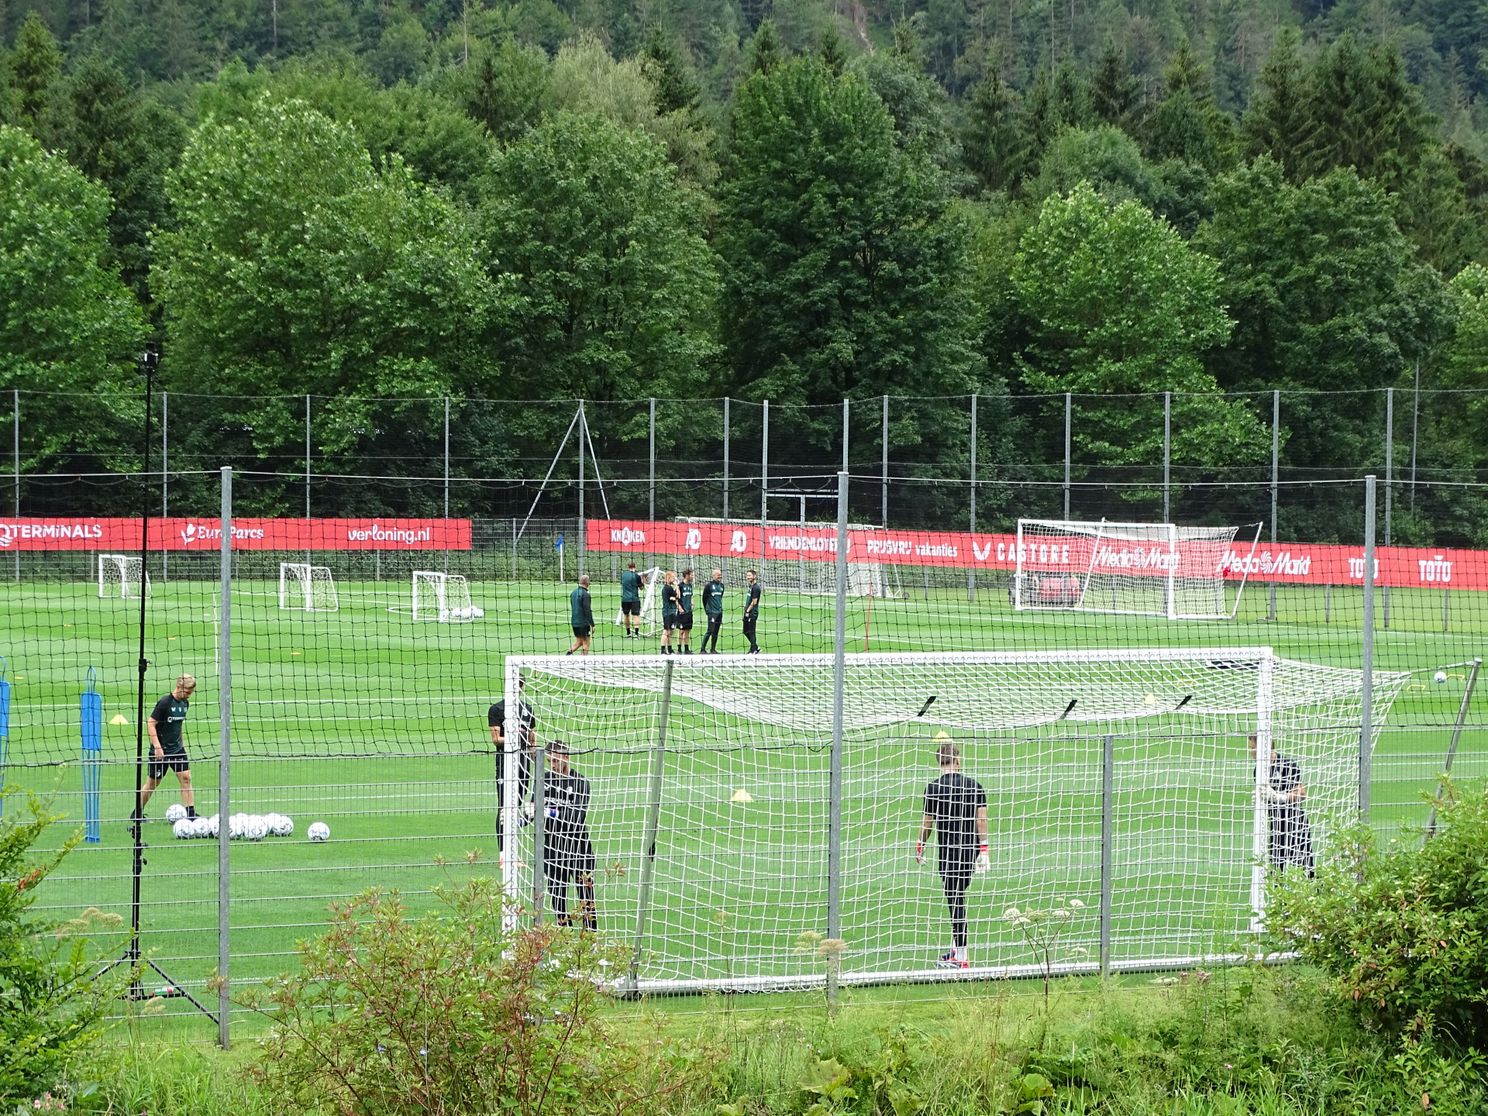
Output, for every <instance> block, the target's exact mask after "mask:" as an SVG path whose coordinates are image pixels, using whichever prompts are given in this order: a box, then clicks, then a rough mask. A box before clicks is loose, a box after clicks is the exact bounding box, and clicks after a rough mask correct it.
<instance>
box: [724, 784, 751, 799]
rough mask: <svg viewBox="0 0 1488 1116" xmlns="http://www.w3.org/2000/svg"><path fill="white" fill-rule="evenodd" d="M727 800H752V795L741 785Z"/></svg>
mask: <svg viewBox="0 0 1488 1116" xmlns="http://www.w3.org/2000/svg"><path fill="white" fill-rule="evenodd" d="M729 801H730V802H753V801H754V795H752V794H750V793H749V792H748V791H747V790H745V789H744V788H743V787H740V788H739V789H738V790H736V791H734V793H733V794H732V795H731V796H730V797H729Z"/></svg>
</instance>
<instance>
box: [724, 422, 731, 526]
mask: <svg viewBox="0 0 1488 1116" xmlns="http://www.w3.org/2000/svg"><path fill="white" fill-rule="evenodd" d="M732 437H733V415H732V413H731V412H730V407H729V397H728V396H727V395H725V396H724V397H723V518H724V519H727V518H728V517H729V441H730V439H731V438H732Z"/></svg>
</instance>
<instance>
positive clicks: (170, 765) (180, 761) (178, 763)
mask: <svg viewBox="0 0 1488 1116" xmlns="http://www.w3.org/2000/svg"><path fill="white" fill-rule="evenodd" d="M190 770H191V761H190V760H189V759H187V758H186V753H185V752H184V751H181V752H166V753H165V755H163V756H157V755H156V754H155V753H154V751H153V750H152V751H151V752H150V778H152V779H164V778H165V773H166V772H167V771H174V772H175V773H176V774H177V775H179V774H180V773H181V772H183V771H190Z"/></svg>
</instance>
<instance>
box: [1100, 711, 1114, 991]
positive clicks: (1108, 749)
mask: <svg viewBox="0 0 1488 1116" xmlns="http://www.w3.org/2000/svg"><path fill="white" fill-rule="evenodd" d="M1115 817H1116V738H1115V737H1114V736H1112V735H1110V734H1109V733H1107V734H1106V736H1105V737H1104V738H1103V739H1102V741H1101V836H1100V842H1101V844H1100V972H1101V976H1102V977H1108V976H1110V975H1111V899H1112V895H1113V893H1114V891H1113V887H1112V881H1113V879H1114V863H1113V858H1114V854H1115V850H1114V848H1113V845H1114V842H1115Z"/></svg>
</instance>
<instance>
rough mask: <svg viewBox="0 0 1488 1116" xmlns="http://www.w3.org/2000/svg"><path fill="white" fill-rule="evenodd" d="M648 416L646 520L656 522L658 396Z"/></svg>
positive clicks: (651, 404) (651, 403) (652, 402)
mask: <svg viewBox="0 0 1488 1116" xmlns="http://www.w3.org/2000/svg"><path fill="white" fill-rule="evenodd" d="M648 402H649V404H650V410H649V413H648V414H647V416H646V455H647V456H646V492H647V496H646V519H647V520H648V521H649V522H651V523H655V522H656V396H654V395H653V396H651V398H650V400H648Z"/></svg>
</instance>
